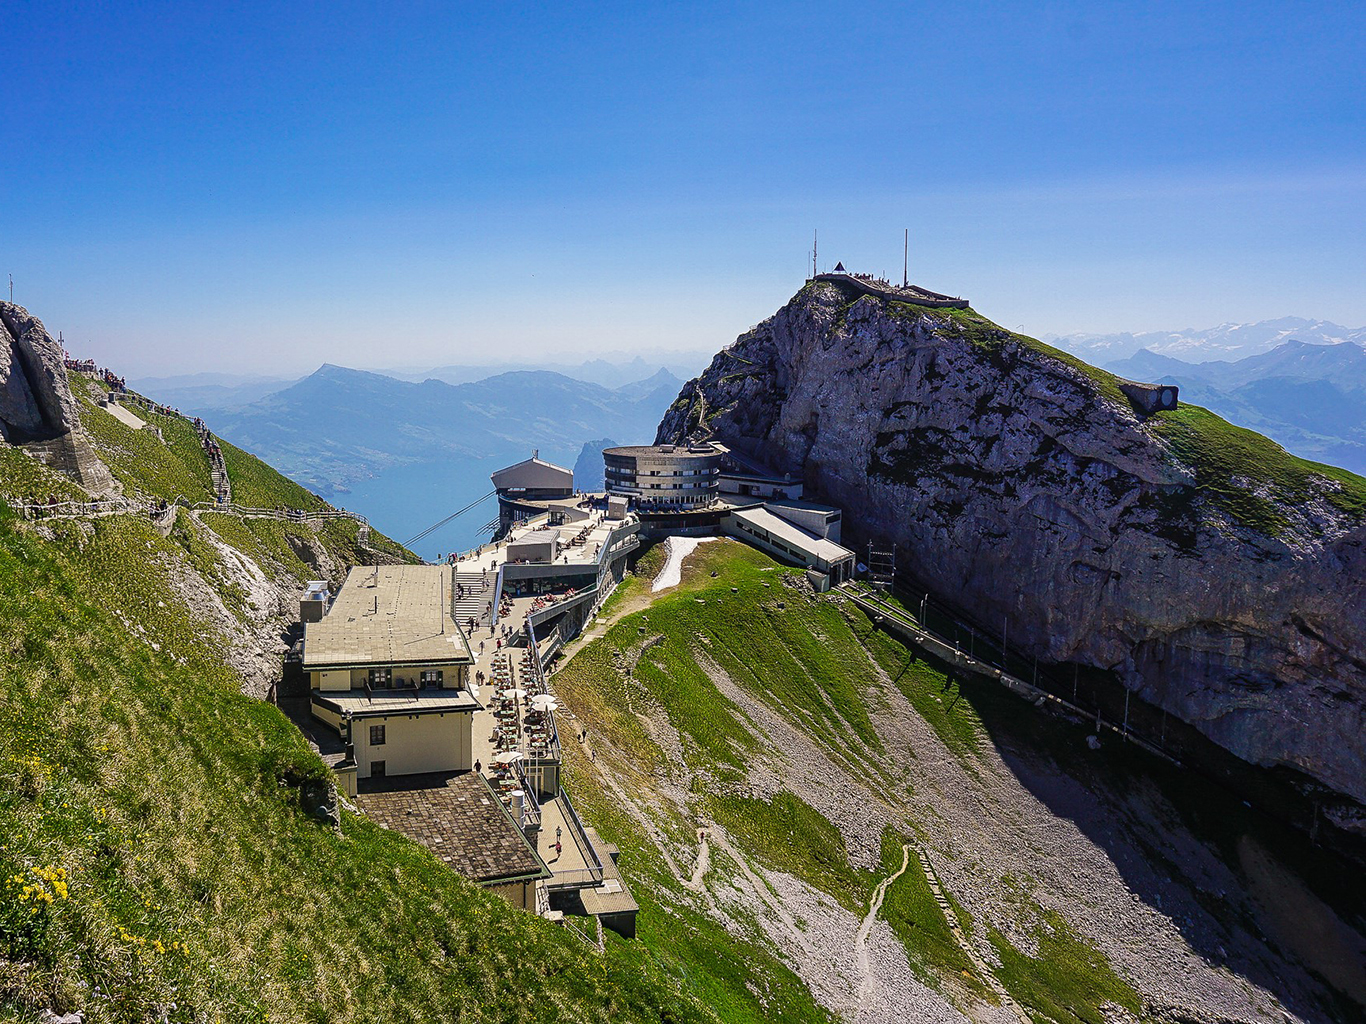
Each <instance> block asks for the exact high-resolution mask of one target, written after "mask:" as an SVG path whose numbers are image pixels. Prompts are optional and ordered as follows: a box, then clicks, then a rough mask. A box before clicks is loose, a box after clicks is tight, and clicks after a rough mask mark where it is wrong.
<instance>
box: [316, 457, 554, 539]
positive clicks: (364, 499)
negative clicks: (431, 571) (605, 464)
mask: <svg viewBox="0 0 1366 1024" xmlns="http://www.w3.org/2000/svg"><path fill="white" fill-rule="evenodd" d="M573 454H575V455H576V454H577V451H575V452H574V453H573ZM522 457H523V458H525V457H526V456H525V455H524V456H522ZM541 457H542V458H544V459H547V460H548V461H551V462H555V463H557V464H559V465H561V466H572V465H574V462H573V458H572V457H570V458H569V459H568V461H566V453H563V452H544V451H543V452H542V453H541ZM515 461H516V460H515V459H512V460H509V459H508V458H506V457H504V458H490V459H446V460H442V461H440V462H430V463H418V464H416V465H411V466H400V467H397V468H395V469H390V470H386V471H385V472H384V473H381V474H380V475H379V476H376V477H372V478H371V479H369V480H365V481H362V482H361V483H358V484H356V485H355V486H353V487H352V489H351V490H350V491H349V492H348V493H346V494H338V495H335V496H333V497H331V498H329V500H330V501H331V502H332V503H333V504H334V505H340V506H342V507H343V508H348V509H350V510H351V511H352V512H359V513H360V514H361V515H363V516H365V518H367V519H369V520H370V525H371V526H373V527H374V528H375V529H376V530H379V531H380V532H381V533H383V534H385V535H386V536H389V537H392V538H393V539H394V540H396V541H398V542H399V543H400V544H402V543H405V542H406V541H407V540H408V539H409V538H411V537H414V536H416V535H417V534H419V533H421V532H422V531H423V530H425V529H427V528H428V527H429V526H433V525H435V524H436V523H439V522H440V521H441V520H442V519H445V518H446V517H447V516H448V515H451V514H452V513H453V512H456V511H458V510H460V509H462V508H464V507H465V506H466V505H468V504H470V502H472V501H476V500H478V499H479V498H481V497H484V496H485V495H487V497H486V498H485V500H483V501H480V502H479V503H478V504H477V505H476V506H475V507H474V508H472V509H470V510H469V511H468V512H466V513H464V514H463V515H461V516H460V517H459V518H457V519H454V520H452V521H451V522H449V523H447V524H446V525H445V526H443V527H441V529H439V530H437V531H436V532H435V533H433V534H432V535H431V536H429V537H427V538H425V539H423V540H421V541H418V542H416V543H415V544H413V545H412V546H411V547H412V550H413V551H414V552H415V553H417V554H419V555H421V556H422V557H423V558H425V559H428V560H429V561H435V560H436V558H437V556H438V555H445V554H449V553H450V552H452V551H468V550H469V549H470V548H472V547H474V546H475V545H477V544H482V543H484V542H485V541H487V540H488V539H489V531H486V530H483V527H484V526H485V525H486V524H488V523H489V522H490V521H491V520H494V519H497V518H498V499H497V498H495V497H494V496H493V483H492V481H490V480H489V474H490V473H492V472H494V471H495V470H498V469H502V468H503V467H504V466H507V465H509V464H510V462H515ZM481 531H482V532H481Z"/></svg>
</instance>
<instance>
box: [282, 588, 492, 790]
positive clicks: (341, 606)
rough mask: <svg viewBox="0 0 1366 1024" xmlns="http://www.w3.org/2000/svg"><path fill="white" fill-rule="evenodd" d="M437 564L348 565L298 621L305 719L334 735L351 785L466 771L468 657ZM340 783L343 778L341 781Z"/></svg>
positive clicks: (473, 707)
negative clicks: (316, 614) (318, 607)
mask: <svg viewBox="0 0 1366 1024" xmlns="http://www.w3.org/2000/svg"><path fill="white" fill-rule="evenodd" d="M451 576H452V572H451V568H450V566H445V565H379V566H356V567H354V568H353V569H352V570H351V571H350V573H349V574H348V575H347V577H346V581H345V582H344V583H343V584H342V586H341V589H340V590H339V591H338V593H337V596H336V598H335V599H334V600H333V601H332V604H331V607H330V608H329V609H328V610H327V613H326V614H325V615H323V616H322V618H321V619H319V620H318V621H316V622H306V623H304V641H303V670H304V673H305V674H306V676H307V679H308V683H309V690H310V701H311V706H310V711H311V714H312V716H313V717H314V718H316V719H319V720H320V721H322V722H325V723H326V724H327V725H328V726H330V727H331V728H332V729H334V730H336V732H337V734H338V736H339V738H340V739H341V741H342V742H343V743H344V744H346V745H347V750H348V753H349V754H350V755H351V756H350V758H349V760H352V761H353V762H354V772H355V774H354V777H353V779H352V780H351V781H350V782H349V783H348V784H347V785H346V788H347V790H348V791H350V792H352V793H353V794H354V787H355V781H354V780H355V779H368V778H371V777H372V776H374V777H380V776H387V775H410V774H417V773H421V772H441V771H468V770H469V769H470V768H471V767H473V763H474V756H473V753H472V743H471V738H470V737H471V729H472V716H473V715H474V713H475V712H476V711H479V710H482V705H481V704H480V703H479V701H477V700H476V699H475V698H474V697H472V696H471V695H470V694H469V692H468V691H467V689H466V687H467V684H468V683H469V677H470V666H472V665H473V664H474V655H473V652H472V650H471V648H470V642H469V639H468V637H466V636H465V632H464V630H463V629H461V627H460V624H459V623H458V622H457V621H456V620H455V617H454V614H453V609H454V604H453V594H452V587H451V584H452V579H451ZM343 781H345V780H343Z"/></svg>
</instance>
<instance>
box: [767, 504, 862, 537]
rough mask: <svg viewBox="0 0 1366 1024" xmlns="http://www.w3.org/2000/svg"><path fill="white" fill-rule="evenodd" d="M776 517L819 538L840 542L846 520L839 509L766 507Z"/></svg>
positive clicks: (775, 505) (778, 505)
mask: <svg viewBox="0 0 1366 1024" xmlns="http://www.w3.org/2000/svg"><path fill="white" fill-rule="evenodd" d="M766 507H767V508H768V510H769V511H770V512H772V513H773V514H774V515H775V516H780V517H781V518H783V519H786V520H787V521H788V522H789V523H794V524H795V525H797V526H800V527H801V528H802V529H803V530H805V531H807V532H808V533H814V534H815V535H816V536H817V537H824V538H825V539H826V540H833V541H834V542H835V543H836V544H838V543H839V542H840V523H841V520H842V519H843V518H844V517H843V515H842V513H841V512H840V511H839V510H838V509H830V510H826V509H814V508H799V507H794V506H791V505H781V504H774V505H768V506H766Z"/></svg>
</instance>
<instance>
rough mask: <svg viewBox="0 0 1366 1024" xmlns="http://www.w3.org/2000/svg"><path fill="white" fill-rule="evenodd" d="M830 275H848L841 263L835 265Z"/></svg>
mask: <svg viewBox="0 0 1366 1024" xmlns="http://www.w3.org/2000/svg"><path fill="white" fill-rule="evenodd" d="M832 273H836V274H847V273H849V271H847V270H845V269H844V264H843V263H836V264H835V269H834V271H832Z"/></svg>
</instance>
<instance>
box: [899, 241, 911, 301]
mask: <svg viewBox="0 0 1366 1024" xmlns="http://www.w3.org/2000/svg"><path fill="white" fill-rule="evenodd" d="M910 283H911V229H910V228H907V229H906V235H905V237H904V238H903V239H902V242H901V287H903V288H905V287H907V286H908V285H910Z"/></svg>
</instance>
